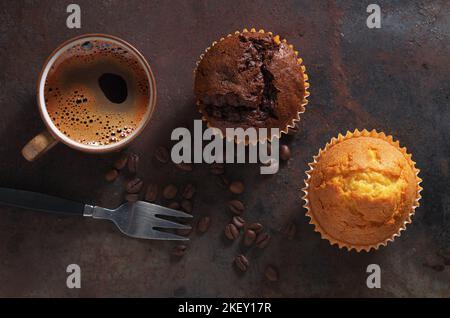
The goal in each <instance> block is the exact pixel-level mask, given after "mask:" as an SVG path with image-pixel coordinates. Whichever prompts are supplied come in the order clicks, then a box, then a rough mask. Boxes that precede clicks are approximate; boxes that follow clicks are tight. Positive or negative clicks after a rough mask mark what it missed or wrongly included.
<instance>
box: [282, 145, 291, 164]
mask: <svg viewBox="0 0 450 318" xmlns="http://www.w3.org/2000/svg"><path fill="white" fill-rule="evenodd" d="M280 158H281V160H283V161H288V160H289V159H291V150H290V149H289V147H288V146H287V145H281V146H280Z"/></svg>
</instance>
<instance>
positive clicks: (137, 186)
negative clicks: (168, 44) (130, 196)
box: [125, 178, 144, 193]
mask: <svg viewBox="0 0 450 318" xmlns="http://www.w3.org/2000/svg"><path fill="white" fill-rule="evenodd" d="M143 185H144V182H143V181H142V180H141V179H139V178H134V179H132V180H130V181H128V182H127V184H126V187H125V189H126V191H127V192H128V193H138V192H139V191H141V189H142V186H143Z"/></svg>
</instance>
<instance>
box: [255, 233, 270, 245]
mask: <svg viewBox="0 0 450 318" xmlns="http://www.w3.org/2000/svg"><path fill="white" fill-rule="evenodd" d="M269 242H270V235H269V233H267V232H262V233H259V234H258V236H257V237H256V246H257V247H259V248H266V247H267V245H268V244H269Z"/></svg>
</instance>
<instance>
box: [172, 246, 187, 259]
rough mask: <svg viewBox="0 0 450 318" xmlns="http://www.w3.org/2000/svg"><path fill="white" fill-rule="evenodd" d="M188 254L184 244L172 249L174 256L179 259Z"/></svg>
mask: <svg viewBox="0 0 450 318" xmlns="http://www.w3.org/2000/svg"><path fill="white" fill-rule="evenodd" d="M186 252H187V245H184V244H180V245H177V246H175V247H174V248H173V249H172V255H173V256H177V257H183V256H184V255H186Z"/></svg>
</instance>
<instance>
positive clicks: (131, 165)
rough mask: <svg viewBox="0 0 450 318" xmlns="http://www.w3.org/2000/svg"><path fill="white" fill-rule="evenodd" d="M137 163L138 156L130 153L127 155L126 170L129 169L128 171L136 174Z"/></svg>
mask: <svg viewBox="0 0 450 318" xmlns="http://www.w3.org/2000/svg"><path fill="white" fill-rule="evenodd" d="M138 165H139V156H138V155H136V154H134V153H130V155H129V156H128V171H130V173H132V174H136V172H137V170H138Z"/></svg>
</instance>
